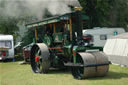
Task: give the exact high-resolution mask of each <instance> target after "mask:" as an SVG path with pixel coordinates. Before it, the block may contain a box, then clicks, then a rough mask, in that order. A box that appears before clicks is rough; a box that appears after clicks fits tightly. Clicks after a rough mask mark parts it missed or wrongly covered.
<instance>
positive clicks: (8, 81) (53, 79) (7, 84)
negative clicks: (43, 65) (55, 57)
mask: <svg viewBox="0 0 128 85" xmlns="http://www.w3.org/2000/svg"><path fill="white" fill-rule="evenodd" d="M0 85H128V68H126V67H120V66H114V65H110V70H109V73H108V74H107V76H105V77H100V78H90V79H85V80H76V79H74V78H73V77H72V75H71V73H70V72H68V71H67V72H62V71H55V70H54V71H50V72H49V74H34V73H33V72H32V70H31V67H30V65H28V64H26V65H19V64H18V62H6V63H5V62H0Z"/></svg>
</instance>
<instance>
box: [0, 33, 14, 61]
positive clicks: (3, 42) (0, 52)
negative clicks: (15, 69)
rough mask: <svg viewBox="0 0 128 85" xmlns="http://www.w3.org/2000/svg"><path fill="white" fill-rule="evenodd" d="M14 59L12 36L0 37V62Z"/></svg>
mask: <svg viewBox="0 0 128 85" xmlns="http://www.w3.org/2000/svg"><path fill="white" fill-rule="evenodd" d="M9 58H14V43H13V36H12V35H0V60H4V59H9Z"/></svg>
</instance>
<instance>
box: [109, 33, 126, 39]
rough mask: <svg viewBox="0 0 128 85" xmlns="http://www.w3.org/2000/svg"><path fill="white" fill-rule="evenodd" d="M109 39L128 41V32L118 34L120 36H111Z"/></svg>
mask: <svg viewBox="0 0 128 85" xmlns="http://www.w3.org/2000/svg"><path fill="white" fill-rule="evenodd" d="M110 39H128V32H127V33H123V34H120V35H117V36H113V37H111V38H110Z"/></svg>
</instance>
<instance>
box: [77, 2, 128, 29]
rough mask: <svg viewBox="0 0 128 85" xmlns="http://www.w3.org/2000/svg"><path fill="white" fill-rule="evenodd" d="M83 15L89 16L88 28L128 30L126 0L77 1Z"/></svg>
mask: <svg viewBox="0 0 128 85" xmlns="http://www.w3.org/2000/svg"><path fill="white" fill-rule="evenodd" d="M79 1H80V3H81V5H82V7H83V14H86V15H88V16H89V18H90V20H89V25H88V27H89V28H92V27H97V26H98V27H104V26H106V27H124V28H126V29H127V28H128V27H127V25H128V12H127V9H128V0H79Z"/></svg>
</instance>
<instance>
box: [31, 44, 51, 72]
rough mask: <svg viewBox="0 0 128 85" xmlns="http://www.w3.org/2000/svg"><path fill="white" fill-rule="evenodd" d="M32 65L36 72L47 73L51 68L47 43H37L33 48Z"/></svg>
mask: <svg viewBox="0 0 128 85" xmlns="http://www.w3.org/2000/svg"><path fill="white" fill-rule="evenodd" d="M30 63H31V67H32V70H33V72H34V73H47V72H48V70H49V68H50V61H49V50H48V48H47V46H46V45H45V44H40V43H38V44H35V45H33V47H32V49H31V57H30Z"/></svg>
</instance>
